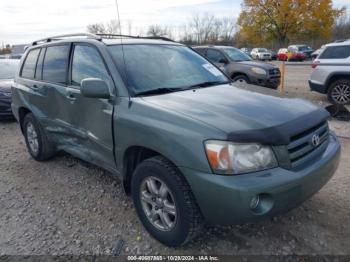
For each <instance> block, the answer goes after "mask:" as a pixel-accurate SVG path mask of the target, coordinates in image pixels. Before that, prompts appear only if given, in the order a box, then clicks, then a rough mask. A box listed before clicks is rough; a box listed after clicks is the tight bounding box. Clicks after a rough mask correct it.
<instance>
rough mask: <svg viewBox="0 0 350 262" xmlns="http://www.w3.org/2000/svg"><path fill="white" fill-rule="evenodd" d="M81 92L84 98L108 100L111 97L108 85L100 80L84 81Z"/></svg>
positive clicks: (87, 79) (88, 79) (89, 79)
mask: <svg viewBox="0 0 350 262" xmlns="http://www.w3.org/2000/svg"><path fill="white" fill-rule="evenodd" d="M80 91H81V94H82V95H83V96H85V97H90V98H105V99H108V98H110V97H111V94H110V93H109V88H108V85H107V83H106V82H105V81H103V80H101V79H99V78H86V79H83V80H82V81H81V89H80Z"/></svg>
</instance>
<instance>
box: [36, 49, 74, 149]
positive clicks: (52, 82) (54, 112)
mask: <svg viewBox="0 0 350 262" xmlns="http://www.w3.org/2000/svg"><path fill="white" fill-rule="evenodd" d="M70 48H71V45H70V44H57V45H50V46H48V47H47V48H46V51H45V55H44V57H43V61H42V65H43V66H42V71H41V73H40V67H38V71H37V74H38V77H39V76H40V77H41V83H42V84H41V87H40V88H41V90H42V92H43V93H45V97H46V102H45V107H44V111H45V114H46V115H47V118H46V119H45V126H46V130H47V132H48V133H49V134H50V138H51V139H52V140H53V141H54V142H56V143H57V146H58V147H59V149H61V147H63V148H64V147H65V146H66V145H67V144H69V143H70V130H71V127H70V126H69V123H68V115H69V112H68V111H67V108H66V107H65V100H66V99H65V98H66V87H67V77H68V65H69V52H70Z"/></svg>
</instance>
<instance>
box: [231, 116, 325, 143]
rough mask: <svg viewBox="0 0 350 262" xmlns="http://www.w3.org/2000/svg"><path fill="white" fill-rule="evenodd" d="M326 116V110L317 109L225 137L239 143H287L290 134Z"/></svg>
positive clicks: (310, 126) (316, 122) (304, 129)
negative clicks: (280, 123) (282, 122)
mask: <svg viewBox="0 0 350 262" xmlns="http://www.w3.org/2000/svg"><path fill="white" fill-rule="evenodd" d="M328 117H329V113H327V111H326V110H317V111H313V112H310V113H308V114H306V115H304V116H301V117H299V118H297V119H294V120H291V121H289V122H286V123H284V124H282V125H279V126H273V127H268V128H263V129H257V130H246V131H244V132H241V131H240V132H231V133H229V134H228V137H227V139H228V140H229V141H232V142H240V143H254V142H260V143H262V144H269V145H274V146H280V145H288V144H289V143H290V138H291V137H292V136H294V135H297V134H300V133H302V132H304V131H306V130H308V129H311V128H313V127H314V126H315V125H317V124H319V123H322V122H324V121H326V120H327V118H328ZM301 127H302V128H301Z"/></svg>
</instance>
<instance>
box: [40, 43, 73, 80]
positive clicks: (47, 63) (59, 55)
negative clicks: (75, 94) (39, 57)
mask: <svg viewBox="0 0 350 262" xmlns="http://www.w3.org/2000/svg"><path fill="white" fill-rule="evenodd" d="M68 55H69V46H68V45H59V46H49V47H47V49H46V54H45V59H44V67H43V80H45V81H48V82H53V83H60V84H65V83H66V76H67V69H68Z"/></svg>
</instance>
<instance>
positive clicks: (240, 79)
mask: <svg viewBox="0 0 350 262" xmlns="http://www.w3.org/2000/svg"><path fill="white" fill-rule="evenodd" d="M232 82H235V83H240V84H249V80H248V77H246V76H245V75H238V76H234V77H232Z"/></svg>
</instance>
